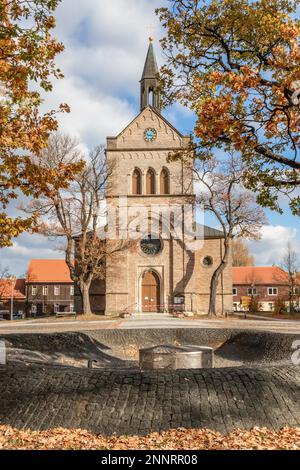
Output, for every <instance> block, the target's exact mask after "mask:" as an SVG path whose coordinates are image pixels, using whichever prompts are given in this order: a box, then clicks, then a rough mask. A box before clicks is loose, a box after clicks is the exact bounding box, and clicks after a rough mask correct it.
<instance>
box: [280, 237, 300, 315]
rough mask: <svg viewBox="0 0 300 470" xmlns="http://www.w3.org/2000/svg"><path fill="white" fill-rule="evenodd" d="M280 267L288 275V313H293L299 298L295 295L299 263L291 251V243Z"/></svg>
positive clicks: (299, 268)
mask: <svg viewBox="0 0 300 470" xmlns="http://www.w3.org/2000/svg"><path fill="white" fill-rule="evenodd" d="M281 266H282V268H283V269H284V270H285V271H286V272H287V273H288V287H289V294H288V301H289V311H290V313H293V312H294V307H295V300H296V299H297V298H298V297H299V293H297V273H298V272H299V270H300V262H299V256H298V255H297V253H296V251H295V250H294V249H293V247H292V245H291V243H288V244H287V247H286V251H285V254H284V256H283V258H282V262H281Z"/></svg>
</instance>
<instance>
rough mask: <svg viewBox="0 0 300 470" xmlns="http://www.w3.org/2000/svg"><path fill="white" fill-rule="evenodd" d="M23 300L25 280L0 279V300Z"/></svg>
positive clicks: (24, 297) (24, 296)
mask: <svg viewBox="0 0 300 470" xmlns="http://www.w3.org/2000/svg"><path fill="white" fill-rule="evenodd" d="M12 294H13V298H14V299H16V300H25V299H26V295H25V279H0V299H2V300H6V299H10V298H11V297H12Z"/></svg>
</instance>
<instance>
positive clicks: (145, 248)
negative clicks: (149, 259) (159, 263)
mask: <svg viewBox="0 0 300 470" xmlns="http://www.w3.org/2000/svg"><path fill="white" fill-rule="evenodd" d="M141 250H142V252H143V253H145V255H150V256H155V255H157V254H158V253H159V252H160V251H161V241H160V240H159V239H151V238H150V237H148V238H144V239H143V240H142V241H141Z"/></svg>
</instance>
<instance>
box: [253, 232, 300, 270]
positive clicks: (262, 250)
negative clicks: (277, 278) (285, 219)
mask: <svg viewBox="0 0 300 470" xmlns="http://www.w3.org/2000/svg"><path fill="white" fill-rule="evenodd" d="M297 235H299V234H298V230H297V229H296V228H293V227H283V226H282V225H265V226H264V227H263V228H262V238H261V240H260V241H249V242H248V246H249V249H250V250H251V253H252V254H253V255H254V256H255V261H256V264H257V265H258V266H268V265H273V264H277V265H278V264H280V262H281V260H282V257H283V255H284V253H285V250H286V247H287V244H288V242H290V243H291V245H292V247H293V249H294V250H295V251H296V252H297V253H298V254H299V257H300V243H299V238H297Z"/></svg>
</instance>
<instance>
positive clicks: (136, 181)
mask: <svg viewBox="0 0 300 470" xmlns="http://www.w3.org/2000/svg"><path fill="white" fill-rule="evenodd" d="M132 194H136V195H137V194H142V174H141V170H139V169H138V168H136V169H135V170H134V172H133V175H132Z"/></svg>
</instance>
